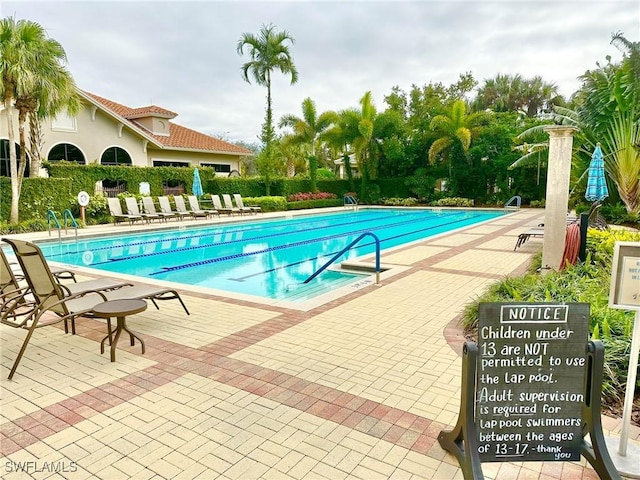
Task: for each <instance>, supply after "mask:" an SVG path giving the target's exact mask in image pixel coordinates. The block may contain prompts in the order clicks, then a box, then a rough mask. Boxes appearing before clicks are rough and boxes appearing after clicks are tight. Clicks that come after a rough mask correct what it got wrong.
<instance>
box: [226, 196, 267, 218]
mask: <svg viewBox="0 0 640 480" xmlns="http://www.w3.org/2000/svg"><path fill="white" fill-rule="evenodd" d="M233 199H234V200H235V201H236V206H237V207H238V208H239V209H240V211H241V212H242V213H253V214H256V213H258V212H261V211H262V208H260V207H258V206H247V207H245V206H244V202H243V201H242V195H240V194H239V193H234V194H233Z"/></svg>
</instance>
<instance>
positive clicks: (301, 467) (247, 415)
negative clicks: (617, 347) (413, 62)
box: [0, 209, 640, 480]
mask: <svg viewBox="0 0 640 480" xmlns="http://www.w3.org/2000/svg"><path fill="white" fill-rule="evenodd" d="M543 215H544V212H543V210H533V209H531V210H529V209H523V210H518V211H516V212H514V214H513V215H511V216H508V217H501V218H497V219H494V220H491V221H489V222H486V223H484V224H482V225H480V226H475V227H473V226H472V227H468V228H466V229H464V230H462V231H456V232H453V233H449V234H444V235H440V236H438V237H434V238H432V239H427V240H425V241H423V242H419V243H416V244H412V245H409V246H406V247H403V248H399V249H396V250H394V251H393V252H392V253H388V254H384V253H383V256H382V262H383V264H385V265H397V266H398V267H397V268H396V269H395V270H396V271H395V273H391V274H389V275H385V276H383V278H382V285H381V286H374V285H369V286H366V287H364V288H359V289H353V291H351V292H349V293H347V295H346V296H342V297H337V298H334V299H329V300H328V301H325V302H323V303H322V304H318V305H313V306H311V307H310V308H308V309H300V308H288V307H287V306H283V305H282V304H270V303H269V302H258V301H251V300H248V299H241V298H234V297H232V296H226V295H220V294H215V295H211V294H206V293H204V292H202V291H200V290H199V291H197V292H194V291H187V290H181V295H182V296H183V299H184V300H185V303H186V304H187V306H188V307H189V309H190V310H191V315H190V316H187V315H186V314H185V313H184V311H182V309H181V307H180V305H179V304H177V302H163V303H161V304H160V309H159V310H156V309H155V308H154V307H153V305H149V308H148V309H147V310H146V311H145V312H143V313H140V314H136V315H133V316H131V317H129V318H128V320H127V323H128V325H129V327H130V328H131V329H132V330H134V331H135V332H137V333H138V334H140V335H141V336H142V338H144V340H145V342H146V347H147V349H146V353H145V354H144V355H142V354H141V352H140V345H138V344H136V345H135V346H134V347H130V346H129V343H128V342H127V341H126V339H122V340H121V341H120V343H119V344H118V348H117V353H116V362H114V363H111V362H110V361H109V355H108V354H104V355H100V349H99V340H100V339H101V338H102V337H103V336H104V335H105V333H106V325H105V323H104V322H102V321H100V320H93V319H80V320H78V321H77V328H78V332H77V335H75V336H72V335H65V334H64V331H63V330H62V328H61V326H60V325H58V328H56V327H51V328H42V329H38V330H36V332H35V334H34V335H33V338H32V340H31V342H30V344H29V347H28V349H27V351H26V353H25V356H24V358H23V360H22V362H21V364H20V366H19V368H18V370H17V372H16V375H15V377H14V378H13V380H12V381H9V380H7V375H8V372H9V369H10V368H11V365H12V364H13V360H14V359H15V357H16V355H17V351H18V349H19V347H20V345H21V344H22V341H23V339H24V335H25V331H23V330H18V329H13V328H10V327H8V326H5V325H1V326H0V331H1V332H2V334H1V344H0V346H1V356H2V369H1V372H0V373H1V379H0V388H1V399H0V402H1V404H0V406H1V413H0V417H1V422H2V423H1V426H0V442H1V443H0V447H1V452H0V453H1V455H2V464H1V465H0V477H2V478H3V479H7V480H8V479H22V478H38V479H40V478H68V479H83V478H100V479H108V480H112V479H126V478H135V479H151V478H153V479H169V478H179V479H192V478H207V479H210V478H220V479H254V478H255V479H258V478H264V479H278V480H281V479H331V480H336V479H364V480H369V479H377V478H379V479H387V478H389V479H443V480H444V479H462V478H463V476H462V472H461V470H460V468H459V467H458V464H457V461H456V459H455V458H454V457H453V456H452V455H450V454H449V453H447V452H445V451H444V450H443V449H442V448H441V447H440V445H439V444H438V442H437V436H438V434H439V433H440V432H441V431H442V430H443V429H444V430H447V429H450V428H451V427H452V426H453V425H454V424H455V422H456V420H457V417H458V410H459V405H460V383H461V357H460V354H461V351H462V344H463V341H464V338H463V336H462V332H461V328H460V325H459V323H458V320H459V317H460V313H461V311H462V309H463V307H464V305H465V304H467V303H468V302H470V301H471V300H472V299H474V298H476V297H478V296H479V295H480V294H481V293H482V292H483V291H484V290H485V289H486V288H487V286H489V285H490V284H492V283H494V282H495V281H497V280H499V279H501V278H503V277H504V276H506V275H517V274H520V273H522V272H524V271H525V270H526V268H527V266H528V264H529V262H530V259H531V256H532V254H534V253H536V252H537V251H539V250H540V249H541V247H542V240H541V239H540V238H532V239H530V240H529V241H528V242H526V243H525V244H524V245H523V246H522V247H521V248H520V249H518V250H517V251H515V252H514V251H513V247H514V245H515V243H516V239H517V236H518V234H519V233H520V232H522V231H525V230H526V229H527V228H528V227H530V226H532V225H536V224H538V223H540V222H541V221H542V220H543ZM266 216H267V215H265V217H266ZM257 218H261V217H260V216H258V217H257ZM195 222H198V221H193V220H185V221H184V222H183V223H184V224H188V223H195ZM147 228H152V227H147ZM130 230H131V227H129V226H128V225H119V226H115V227H114V226H113V225H111V226H100V227H90V228H88V229H86V230H85V231H83V232H82V233H83V234H86V233H98V232H104V231H109V232H113V231H123V232H127V233H128V232H129V231H130ZM45 235H46V234H45ZM16 237H17V238H24V239H35V238H42V234H39V235H38V234H29V235H17V236H16ZM392 270H393V269H392ZM83 276H85V275H84V274H83ZM602 419H603V427H604V429H605V434H606V435H609V434H610V435H612V436H615V435H619V433H620V428H621V422H620V420H619V419H614V418H610V417H607V416H604V415H603V416H602ZM639 440H640V429H639V428H636V427H632V428H631V441H632V442H633V443H634V444H635V442H637V441H639ZM482 469H483V472H484V475H485V477H486V478H487V479H500V480H502V479H521V480H532V479H540V480H548V479H597V478H598V476H597V475H596V474H595V472H594V471H593V470H592V469H591V467H590V466H589V465H588V464H586V462H585V461H581V462H576V463H573V462H525V463H507V462H505V463H483V464H482Z"/></svg>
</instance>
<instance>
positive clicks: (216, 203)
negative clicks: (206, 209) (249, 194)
mask: <svg viewBox="0 0 640 480" xmlns="http://www.w3.org/2000/svg"><path fill="white" fill-rule="evenodd" d="M211 203H212V204H213V208H215V209H216V210H217V211H218V213H219V214H220V213H225V214H227V215H232V214H234V213H237V212H234V211H233V209H232V208H226V207H223V206H222V202H221V201H220V196H219V195H217V194H216V195H214V194H213V193H212V194H211Z"/></svg>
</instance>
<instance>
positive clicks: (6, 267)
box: [0, 249, 132, 327]
mask: <svg viewBox="0 0 640 480" xmlns="http://www.w3.org/2000/svg"><path fill="white" fill-rule="evenodd" d="M50 271H51V274H52V275H53V277H54V278H55V280H56V282H58V283H59V284H60V288H62V290H63V291H64V292H65V294H67V295H75V294H77V293H81V292H83V291H88V290H91V291H93V290H95V291H108V290H115V289H116V288H121V287H126V286H132V284H131V283H127V282H121V281H118V280H110V279H107V278H97V279H94V280H86V281H83V282H74V283H71V284H68V285H65V284H61V283H60V281H59V278H58V277H56V276H55V274H54V273H53V270H51V269H50ZM20 273H21V276H20V278H19V277H18V276H17V275H15V269H13V268H11V263H10V262H9V261H8V259H7V257H6V255H5V253H4V251H3V250H2V249H0V295H1V296H2V299H1V303H2V309H1V311H2V313H6V314H7V317H6V318H5V315H2V317H1V320H2V323H4V324H6V325H10V326H12V327H21V326H22V324H23V323H24V322H26V321H28V318H22V321H18V319H17V315H16V314H20V312H18V311H17V308H14V307H20V306H24V305H26V304H32V305H33V304H34V302H33V299H32V296H31V295H29V287H23V286H21V285H20V283H19V282H20V280H25V276H24V275H22V272H20ZM18 295H19V296H18ZM19 316H20V317H24V315H22V314H20V315H19ZM9 317H11V320H10V319H9Z"/></svg>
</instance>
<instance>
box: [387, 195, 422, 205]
mask: <svg viewBox="0 0 640 480" xmlns="http://www.w3.org/2000/svg"><path fill="white" fill-rule="evenodd" d="M380 203H381V204H382V205H385V206H388V207H414V206H416V205H418V203H419V202H418V200H417V199H416V198H413V197H409V198H383V199H381V200H380Z"/></svg>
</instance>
